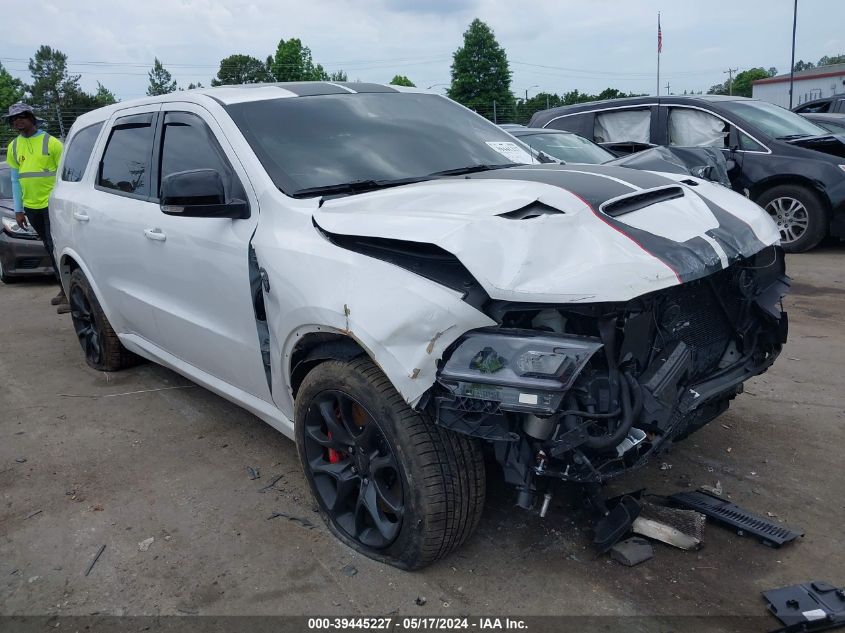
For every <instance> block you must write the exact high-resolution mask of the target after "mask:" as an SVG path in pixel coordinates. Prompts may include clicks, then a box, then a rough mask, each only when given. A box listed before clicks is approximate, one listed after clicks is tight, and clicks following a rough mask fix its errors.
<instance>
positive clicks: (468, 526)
mask: <svg viewBox="0 0 845 633" xmlns="http://www.w3.org/2000/svg"><path fill="white" fill-rule="evenodd" d="M295 411H296V413H295V419H296V427H295V436H296V445H297V449H298V452H299V458H300V461H301V462H302V466H303V470H304V471H305V476H306V478H307V479H308V483H309V485H310V486H311V491H312V493H313V494H314V497H315V499H316V500H317V504H318V507H319V509H320V514H321V515H322V517H323V519H324V520H325V522H326V524H327V525H328V527H329V529H330V530H331V532H332V533H333V534H334V535H335V536H336V537H338V538H339V539H340V540H341V541H343V542H344V543H346V544H347V545H349V546H350V547H352V548H353V549H355V550H357V551H359V552H361V553H362V554H364V555H365V556H368V557H370V558H373V559H375V560H378V561H381V562H384V563H388V564H390V565H394V566H396V567H399V568H401V569H407V570H411V569H420V568H421V567H425V566H426V565H429V564H431V563H433V562H434V561H436V560H438V559H440V558H442V557H443V556H446V555H447V554H448V553H449V552H451V551H452V550H454V549H456V548H457V547H459V546H460V545H461V544H462V543H463V542H464V541H466V539H467V538H468V537H469V536H470V534H472V532H473V531H474V530H475V528H476V527H477V526H478V522H479V520H480V518H481V511H482V508H483V506H484V496H485V485H486V481H485V472H484V459H483V456H482V454H481V450H480V447H479V445H478V443H477V442H476V441H474V440H472V439H470V438H468V437H466V436H463V435H458V434H455V433H451V432H449V431H446V430H445V429H443V428H441V427H439V426H437V425H436V424H435V423H434V421H433V420H432V419H431V418H430V417H429V416H428V415H426V414H425V413H420V412H417V411H414V410H412V409H411V408H410V407H409V406H408V405H407V404H406V403H405V401H404V400H403V399H402V397H401V396H400V395H399V393H398V392H397V391H396V390H395V389H394V388H393V385H392V384H391V383H390V381H389V380H388V379H387V378H386V377H385V376H384V374H383V373H382V372H381V371H380V370H379V369H378V367H376V365H375V364H374V363H373V362H372V361H371V360H370V359H368V358H365V357H359V358H356V359H353V360H351V361H346V362H342V361H334V360H332V361H326V362H324V363H321V364H320V365H318V366H317V367H315V368H314V369H313V370H312V371H311V372H309V373H308V375H307V376H306V377H305V379H304V380H303V382H302V385H301V387H300V389H299V393H298V394H297V398H296V408H295ZM370 487H372V488H373V490H370ZM368 499H369V500H371V502H368Z"/></svg>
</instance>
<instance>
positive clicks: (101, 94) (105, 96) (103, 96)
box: [94, 81, 117, 107]
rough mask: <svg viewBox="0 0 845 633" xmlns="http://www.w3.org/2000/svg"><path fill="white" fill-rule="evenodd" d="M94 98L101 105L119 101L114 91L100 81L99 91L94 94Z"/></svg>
mask: <svg viewBox="0 0 845 633" xmlns="http://www.w3.org/2000/svg"><path fill="white" fill-rule="evenodd" d="M94 100H95V101H96V102H97V104H98V106H99V107H103V106H107V105H111V104H113V103H117V99H115V98H114V93H113V92H112V91H111V90H109V89H108V88H106V87H105V86H104V85H103V84H101V83H100V82H99V81H98V82H97V92H96V93H95V94H94Z"/></svg>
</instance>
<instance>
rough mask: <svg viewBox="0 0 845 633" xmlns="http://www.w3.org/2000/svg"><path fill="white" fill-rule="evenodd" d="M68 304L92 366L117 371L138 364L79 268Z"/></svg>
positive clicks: (72, 277) (78, 335) (70, 288)
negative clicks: (124, 345) (113, 327)
mask: <svg viewBox="0 0 845 633" xmlns="http://www.w3.org/2000/svg"><path fill="white" fill-rule="evenodd" d="M68 301H69V302H70V315H71V318H72V320H73V329H74V330H75V331H76V336H77V337H78V338H79V344H80V345H81V346H82V351H83V352H84V353H85V362H87V363H88V366H89V367H91V368H92V369H96V370H99V371H117V370H120V369H126V368H127V367H131V366H132V365H136V364H138V362H139V361H140V360H141V359H140V357H139V356H137V355H136V354H133V353H132V352H130V351H129V350H128V349H126V348H125V347H123V344H122V343H121V342H120V339H119V338H118V337H117V334H116V333H115V331H114V329H112V326H111V324H110V323H109V320H108V319H107V318H106V315H105V313H104V312H103V308H102V307H101V306H100V302H99V301H97V296H96V295H95V294H94V290H93V289H92V288H91V284H90V283H88V278H87V277H85V274H84V273H83V272H82V270H80V269H79V268H77V269H76V270H74V271H73V273H72V274H71V276H70V283H69V284H68Z"/></svg>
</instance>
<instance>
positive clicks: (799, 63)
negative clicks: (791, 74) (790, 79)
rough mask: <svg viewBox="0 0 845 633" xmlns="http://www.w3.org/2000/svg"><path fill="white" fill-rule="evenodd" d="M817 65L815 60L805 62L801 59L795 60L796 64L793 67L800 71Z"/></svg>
mask: <svg viewBox="0 0 845 633" xmlns="http://www.w3.org/2000/svg"><path fill="white" fill-rule="evenodd" d="M815 67H816V65H815V64H814V63H813V62H805V61H804V60H803V59H799V60H798V61H797V62H795V66H793V67H792V69H793V70H794V71H795V72H797V73H798V72H801V71H802V70H810V69H811V68H815Z"/></svg>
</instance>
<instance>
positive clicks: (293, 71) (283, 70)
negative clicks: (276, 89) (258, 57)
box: [267, 37, 329, 81]
mask: <svg viewBox="0 0 845 633" xmlns="http://www.w3.org/2000/svg"><path fill="white" fill-rule="evenodd" d="M267 61H268V62H269V64H270V72H271V73H272V75H273V78H274V79H275V80H276V81H328V80H329V74H328V73H327V72H326V71H325V69H324V68H323V67H322V66H321V65H320V64H315V63H314V60H313V58H312V57H311V49H310V48H308V47H307V46H303V45H302V41H301V40H300V39H299V38H295V37H292V38H291V39H289V40H287V41H285V40H279V45H278V46H277V47H276V54H275V55H274V56H273V58H272V60H271V59H269V58H268V60H267Z"/></svg>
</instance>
